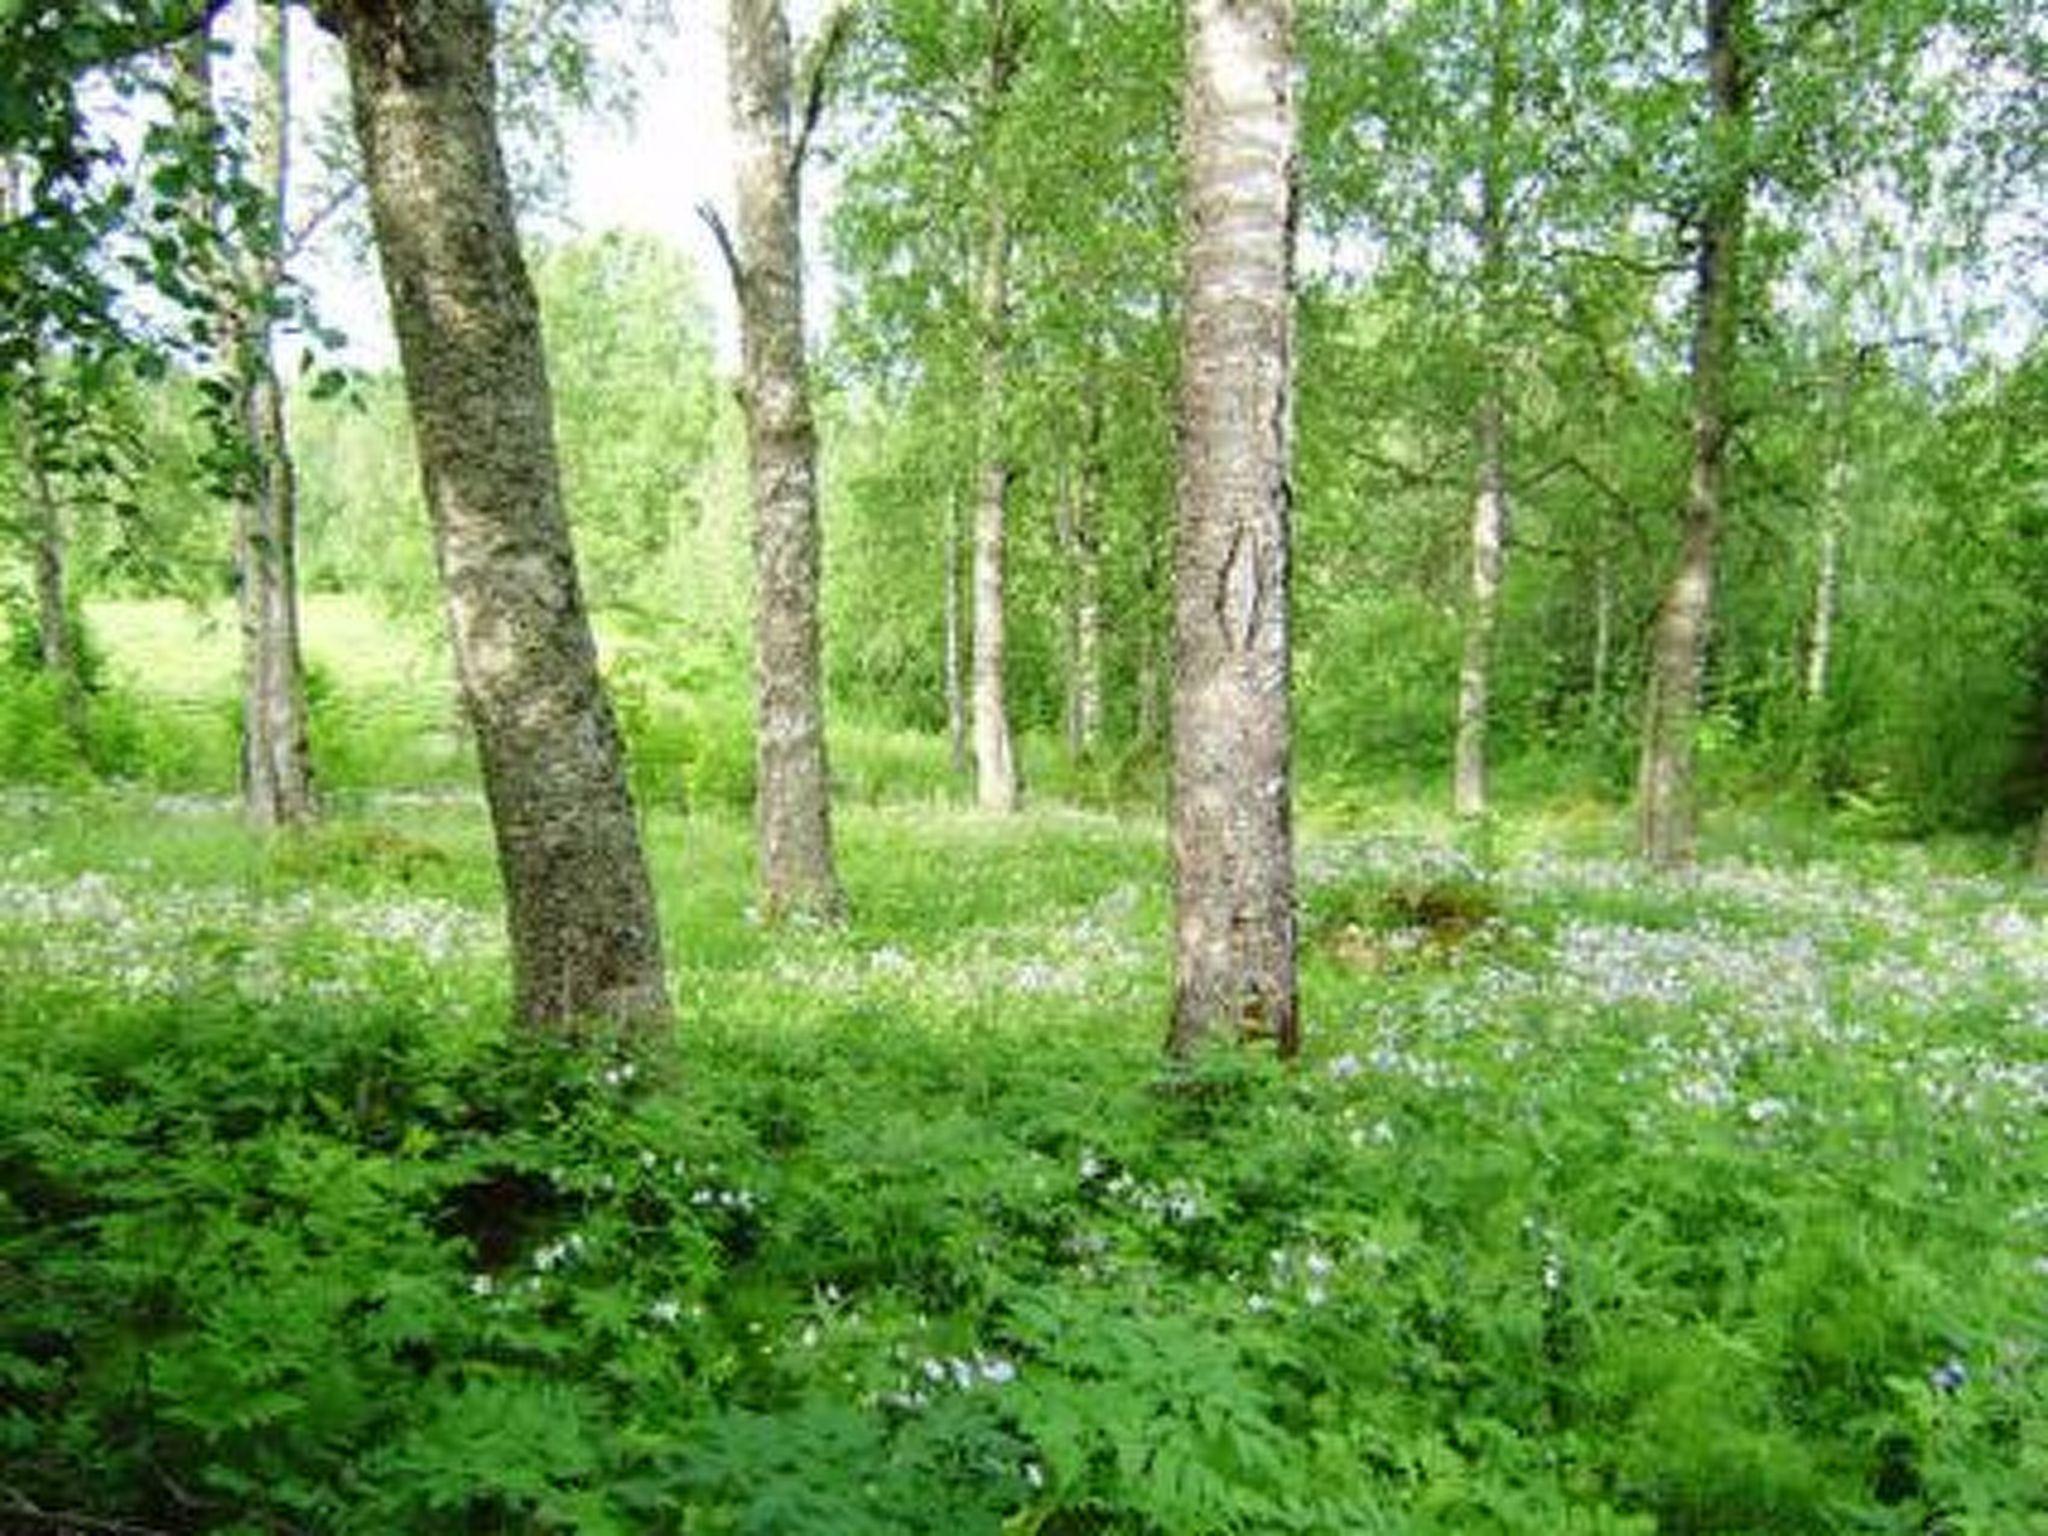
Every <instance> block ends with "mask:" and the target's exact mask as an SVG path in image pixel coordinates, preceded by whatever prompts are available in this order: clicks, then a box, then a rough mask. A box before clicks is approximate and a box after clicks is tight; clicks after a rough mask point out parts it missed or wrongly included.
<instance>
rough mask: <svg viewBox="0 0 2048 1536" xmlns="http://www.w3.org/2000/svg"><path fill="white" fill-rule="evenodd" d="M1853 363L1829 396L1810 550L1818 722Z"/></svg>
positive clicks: (1838, 546) (1811, 673)
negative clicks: (1824, 463)
mask: <svg viewBox="0 0 2048 1536" xmlns="http://www.w3.org/2000/svg"><path fill="white" fill-rule="evenodd" d="M1857 366H1858V365H1857V363H1856V362H1855V361H1854V360H1850V361H1845V362H1844V363H1843V364H1842V372H1841V376H1840V377H1839V378H1838V379H1837V380H1836V381H1835V385H1834V389H1833V390H1832V395H1833V399H1832V400H1831V401H1830V405H1831V407H1832V409H1831V410H1830V413H1829V414H1830V416H1831V417H1832V418H1833V419H1832V420H1831V421H1830V422H1829V424H1828V427H1829V432H1828V435H1829V439H1830V442H1829V450H1828V470H1827V480H1826V483H1825V485H1824V486H1823V487H1822V491H1821V509H1820V538H1819V541H1818V547H1817V548H1816V549H1815V551H1814V572H1813V621H1812V624H1811V625H1810V626H1809V628H1808V630H1807V636H1806V678H1805V682H1806V703H1807V713H1808V714H1809V715H1810V716H1812V717H1813V718H1814V721H1815V724H1816V727H1817V726H1818V724H1819V720H1820V717H1821V715H1822V713H1823V711H1824V710H1825V709H1826V707H1827V701H1828V672H1829V669H1830V668H1831V666H1832V665H1833V663H1834V648H1835V610H1836V607H1837V605H1838V604H1839V601H1840V596H1841V585H1842V525H1843V523H1844V521H1845V520H1846V518H1847V516H1848V500H1849V451H1850V450H1849V410H1850V401H1851V398H1852V392H1853V390H1854V386H1855V378H1856V368H1857Z"/></svg>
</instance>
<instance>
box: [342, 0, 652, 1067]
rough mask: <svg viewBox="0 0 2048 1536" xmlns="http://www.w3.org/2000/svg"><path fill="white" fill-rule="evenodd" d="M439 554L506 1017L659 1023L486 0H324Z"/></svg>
mask: <svg viewBox="0 0 2048 1536" xmlns="http://www.w3.org/2000/svg"><path fill="white" fill-rule="evenodd" d="M323 14H324V15H325V16H327V17H328V18H329V20H330V22H331V23H333V24H336V25H338V27H339V29H340V31H341V33H342V36H343V40H344V42H345V43H346V45H347V52H348V67H349V82H350V88H351V95H352V98H353V107H354V118H355V131H356V137H357V139H358V141H359V143H360V145H361V148H362V156H363V165H364V171H365V176H366V179H367V183H368V187H369V192H370V213H371V219H372V224H373V228H374V230H375V234H376V241H377V250H378V255H379V257H380V263H381V266H382V268H383V273H384V286H385V290H386V292H387V294H388V295H389V297H390V301H391V315H392V320H393V322H394V324H395V327H396V329H397V332H398V344H399V355H400V358H401V360H402V362H403V364H404V371H405V381H406V393H407V396H408V398H409V400H410V402H411V412H412V419H413V425H414V429H415V431H416V433H417V436H418V441H419V456H420V468H421V474H422V478H423V479H424V482H425V488H426V500H427V508H428V511H429V513H430V515H431V517H432V521H433V531H434V554H435V561H436V564H437V566H438V567H439V570H440V573H441V580H442V584H443V586H444V588H445V589H446V595H447V611H448V622H449V632H450V635H451V636H452V638H453V641H454V646H455V660H456V670H457V673H458V675H459V677H460V679H461V684H462V695H463V702H464V707H465V709H466V711H467V713H468V716H469V720H470V724H471V726H472V727H473V728H474V730H475V733H476V739H477V746H478V750H479V755H480V758H481V763H482V768H483V781H484V790H485V793H486V795H487V796H488V798H489V801H490V808H491V823H492V830H493V832H494V834H495V836H496V840H497V851H498V866H499V870H500V872H501V874H502V876H503V879H504V885H505V899H506V904H507V909H508V913H507V915H508V920H509V926H510V931H511V947H512V965H513V977H514V985H515V993H516V1004H517V1011H518V1017H519V1018H520V1020H521V1021H522V1022H523V1023H525V1024H527V1025H529V1026H540V1027H554V1028H561V1027H566V1026H573V1025H575V1024H577V1023H579V1022H597V1023H604V1024H608V1025H612V1026H615V1027H627V1028H634V1027H643V1028H644V1027H652V1026H656V1025H659V1024H662V1023H665V1022H666V1020H667V1019H668V1018H669V1003H668V993H667V986H666V983H665V980H664V978H663V974H662V960H661V936H660V930H659V928H658V926H657V923H656V918H655V909H654V897H653V892H652V889H651V887H650V885H649V882H648V878H647V866H646V863H645V861H644V859H643V858H642V855H641V848H640V834H639V828H638V826H637V825H636V823H635V821H634V817H633V807H632V802H631V800H630V798H629V797H628V794H627V789H626V777H625V771H624V765H623V762H622V760H621V754H620V749H619V736H618V729H617V726H616V724H615V722H614V719H613V715H612V710H611V705H610V702H609V701H608V700H607V699H606V697H605V693H604V689H603V686H602V684H601V683H600V681H599V679H598V672H597V652H596V647H595V644H594V643H593V641H592V638H591V632H590V623H589V620H588V618H587V616H586V614H585V611H584V606H583V595H582V591H581V588H580V585H579V583H578V580H577V575H576V561H575V556H574V552H573V550H572V549H571V546H570V540H569V527H568V522H567V519H566V517H565V516H564V514H563V510H562V496H561V478H560V473H559V470H558V467H557V463H556V457H555V443H554V423H553V407H552V403H551V400H550V396H549V390H548V380H547V372H546V369H545V366H544V363H543V359H542V353H541V336H540V321H539V315H538V312H537V309H536V306H535V302H534V294H533V287H532V284H531V282H530V281H529V279H528V276H527V271H526V264H525V261H524V259H523V258H522V256H521V254H520V249H519V238H518V233H517V230H516V229H515V227H514V224H513V217H512V198H511V192H510V188H509V186H508V184H507V181H506V176H505V167H504V162H503V160H502V158H501V156H500V152H499V147H498V135H497V122H496V118H495V110H494V105H493V104H494V101H495V82H494V80H493V70H492V62H491V56H492V46H493V42H494V37H493V25H492V7H491V0H436V3H435V4H433V5H431V6H425V5H400V4H396V3H394V0H334V3H330V4H329V5H328V6H326V7H325V8H324V10H323Z"/></svg>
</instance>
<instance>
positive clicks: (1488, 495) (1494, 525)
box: [1452, 384, 1508, 816]
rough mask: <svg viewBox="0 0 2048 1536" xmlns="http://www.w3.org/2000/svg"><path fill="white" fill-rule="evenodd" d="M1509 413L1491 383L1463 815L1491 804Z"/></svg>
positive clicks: (1476, 526) (1465, 679)
mask: <svg viewBox="0 0 2048 1536" xmlns="http://www.w3.org/2000/svg"><path fill="white" fill-rule="evenodd" d="M1506 436H1507V424H1506V411H1505V409H1504V407H1503V406H1502V403H1501V397H1500V394H1499V391H1498V388H1497V387H1496V386H1495V385H1493V384H1489V385H1488V387H1487V397H1486V399H1485V400H1483V401H1482V402H1481V403H1480V406H1479V420H1478V428H1477V437H1478V447H1479V494H1478V495H1477V496H1476V497H1475V498H1474V499H1473V504H1472V585H1471V591H1470V594H1469V597H1468V602H1467V607H1466V610H1465V654H1464V657H1463V659H1462V661H1461V663H1460V665H1459V668H1458V737H1457V752H1456V770H1455V774H1454V784H1453V793H1452V798H1453V803H1454V805H1455V808H1456V810H1457V813H1458V814H1459V815H1460V816H1483V815H1485V814H1486V804H1487V784H1486V778H1487V770H1486V762H1487V759H1486V730H1487V723H1488V719H1489V711H1488V703H1487V699H1488V693H1489V688H1490V684H1491V681H1492V675H1493V633H1494V629H1495V627H1496V625H1497V624H1498V621H1499V615H1500V588H1501V577H1502V574H1503V570H1504V566H1505V562H1506V556H1507V502H1508V493H1507V451H1506Z"/></svg>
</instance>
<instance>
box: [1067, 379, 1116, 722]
mask: <svg viewBox="0 0 2048 1536" xmlns="http://www.w3.org/2000/svg"><path fill="white" fill-rule="evenodd" d="M1107 477H1108V475H1107V466H1106V465H1105V464H1104V463H1103V458H1102V405H1101V402H1100V401H1099V400H1098V401H1094V402H1092V403H1091V406H1090V410H1089V418H1088V447H1087V452H1086V454H1085V456H1084V457H1083V458H1082V461H1081V484H1080V493H1079V495H1078V497H1077V498H1076V500H1075V502H1074V745H1075V747H1076V749H1077V750H1078V751H1079V752H1080V753H1081V754H1083V755H1086V754H1088V753H1090V752H1093V751H1094V750H1095V749H1096V748H1097V747H1098V746H1100V745H1101V743H1102V514H1103V482H1104V481H1105V480H1106V479H1107Z"/></svg>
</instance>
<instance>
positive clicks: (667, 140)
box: [301, 0, 831, 368]
mask: <svg viewBox="0 0 2048 1536" xmlns="http://www.w3.org/2000/svg"><path fill="white" fill-rule="evenodd" d="M824 9H825V7H824V4H823V0H796V3H795V4H793V5H792V6H791V12H792V18H791V19H792V24H793V26H794V27H795V29H796V33H797V37H798V39H799V42H798V46H799V47H800V48H801V46H802V45H803V41H804V40H806V39H808V38H809V36H810V35H811V34H812V32H813V30H814V28H815V27H816V25H817V23H818V20H819V18H820V15H821V13H822V12H823V10H824ZM673 10H674V25H673V27H672V28H670V29H668V30H666V31H657V32H654V33H652V34H645V33H642V34H637V35H634V34H630V33H629V31H628V29H625V28H620V29H618V31H617V32H616V34H611V35H607V36H605V37H604V38H602V39H600V44H599V46H600V52H601V54H602V55H603V56H604V58H605V62H606V63H607V64H608V65H609V66H610V67H614V68H621V69H626V70H629V71H631V73H632V75H633V77H634V80H635V83H636V86H637V92H636V94H637V98H638V105H637V108H636V110H635V111H634V113H633V114H632V116H631V118H630V119H628V120H620V119H616V118H607V117H594V118H590V119H586V120H583V121H579V122H578V123H576V124H574V125H573V126H572V127H571V128H570V129H569V131H568V133H567V134H566V135H565V136H564V142H565V151H566V156H567V164H566V165H565V167H564V171H565V182H566V190H567V198H566V203H567V206H566V209H565V219H556V218H551V219H549V220H548V221H546V225H547V227H546V233H547V235H548V237H549V238H559V237H561V236H563V235H565V234H576V233H585V234H595V233H597V232H599V231H602V230H609V229H619V230H633V231H639V232H643V233H647V234H651V235H654V236H656V237H658V238H659V239H661V240H662V241H664V242H665V243H666V244H668V245H669V246H670V247H672V248H673V249H674V250H676V251H677V252H679V253H680V254H681V255H682V256H683V257H684V258H685V259H686V260H687V261H688V262H689V264H690V266H691V268H692V269H693V270H694V271H695V273H696V276H697V286H698V290H699V292H700V293H701V295H702V296H703V298H704V300H705V301H706V305H707V307H708V309H709V311H710V313H711V315H712V318H713V325H714V329H715V338H716V344H717V349H718V355H719V356H720V358H721V359H723V360H724V361H726V362H727V363H728V364H730V363H731V362H733V360H734V359H736V357H737V355H738V350H739V342H738V320H737V316H736V313H735V310H734V307H733V300H732V292H731V287H730V284H729V282H728V279H727V277H726V273H725V268H724V266H723V263H722V261H721V259H720V257H719V255H718V251H717V247H716V245H715V243H714V242H713V240H712V238H711V235H710V232H709V230H708V229H707V228H706V226H705V224H704V222H703V220H702V218H701V217H700V216H699V215H698V212H697V210H698V207H699V206H700V205H702V204H710V205H712V206H714V207H716V208H719V209H721V210H727V212H726V217H727V218H728V220H730V217H731V215H730V211H729V210H730V208H731V206H732V201H733V191H732V185H733V139H732V131H731V125H730V122H729V119H728V112H727V105H726V82H725V10H726V7H725V0H674V6H673ZM310 31H311V29H310V28H305V29H303V30H302V33H301V35H302V36H304V35H306V34H308V33H310ZM301 56H302V58H303V59H304V61H305V65H304V76H303V85H302V90H303V91H304V92H305V99H306V100H307V101H308V102H309V103H314V102H320V101H325V102H329V103H332V102H334V101H335V100H336V99H337V96H338V93H339V90H340V80H341V68H340V61H339V57H338V52H337V50H335V49H334V48H333V45H332V44H331V42H329V41H328V40H325V39H321V40H319V41H318V42H316V43H311V44H310V46H302V48H301ZM807 172H808V174H807V176H806V192H807V196H806V199H805V204H806V212H807V215H808V223H809V224H810V229H809V230H808V231H807V249H808V250H809V251H810V252H812V253H813V262H814V264H815V261H816V256H815V253H816V252H818V251H820V250H821V249H822V248H823V241H822V240H821V239H820V238H819V234H820V230H819V210H820V209H821V208H822V207H823V206H824V204H825V203H826V202H827V201H829V197H830V192H831V173H830V167H829V165H828V164H826V163H824V162H823V161H816V162H814V163H813V164H812V165H811V166H809V167H807ZM309 200H310V201H317V194H314V195H313V196H312V197H311V198H310V199H309ZM356 222H357V225H358V228H357V230H356V231H355V232H354V233H353V235H351V234H349V233H348V232H347V231H346V229H345V227H343V226H338V227H337V230H336V232H335V234H334V235H333V236H332V237H330V238H326V239H323V240H322V241H320V242H319V244H318V246H317V248H315V249H313V250H311V251H309V252H308V258H307V260H306V262H305V263H304V265H303V268H302V271H301V276H302V279H303V280H304V281H305V282H306V283H307V284H308V285H309V286H310V287H311V288H312V289H313V292H314V295H315V300H316V303H317V305H318V309H319V313H320V315H321V318H322V320H323V321H325V322H326V323H328V324H330V325H332V326H334V327H336V328H337V329H339V330H340V331H342V332H343V333H344V334H345V335H346V336H347V338H348V346H347V349H346V352H345V354H344V355H345V356H346V358H347V359H348V360H349V361H350V362H352V363H354V364H356V365H358V366H361V367H366V368H384V367H390V366H393V364H394V362H395V358H396V346H395V343H394V342H393V340H392V336H391V324H390V318H389V315H388V314H387V312H386V310H385V307H384V298H383V292H382V289H381V287H380V286H379V282H378V277H377V272H376V268H375V257H374V255H373V254H372V253H371V252H369V251H367V250H365V249H364V248H363V247H364V242H363V240H362V238H361V233H360V227H359V226H360V220H358V221H356ZM565 223H566V229H565V228H564V224H565ZM817 275H818V276H822V274H817ZM809 286H810V293H811V297H812V308H813V314H814V317H815V314H816V311H817V307H818V302H819V300H820V299H821V298H822V297H823V296H824V295H825V294H826V293H827V292H828V288H829V285H828V283H826V282H824V281H819V280H815V278H814V280H813V281H812V282H811V283H810V285H809Z"/></svg>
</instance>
